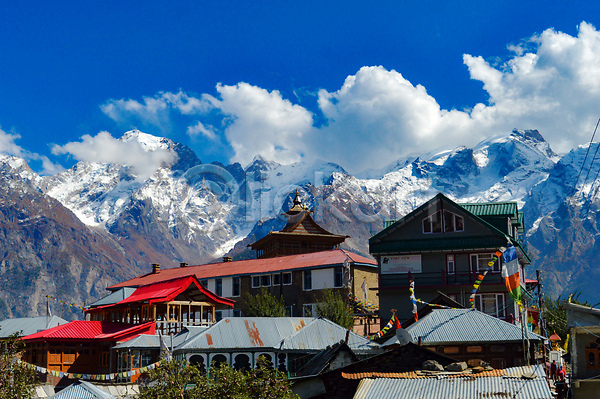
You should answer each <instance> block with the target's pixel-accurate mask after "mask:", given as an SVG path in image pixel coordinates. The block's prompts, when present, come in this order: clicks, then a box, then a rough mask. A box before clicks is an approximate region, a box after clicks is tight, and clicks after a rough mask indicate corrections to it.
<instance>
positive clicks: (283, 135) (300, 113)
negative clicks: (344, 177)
mask: <svg viewBox="0 0 600 399" xmlns="http://www.w3.org/2000/svg"><path fill="white" fill-rule="evenodd" d="M217 92H219V94H220V95H221V100H217V99H213V100H212V103H213V105H214V106H215V107H217V108H219V109H220V110H221V112H223V113H224V114H226V115H231V116H232V118H233V120H232V123H231V124H229V125H228V126H227V127H226V128H225V136H226V138H227V141H228V142H229V144H230V145H231V146H232V147H233V150H234V152H235V155H234V156H233V158H232V161H237V162H240V163H241V164H243V165H244V164H247V163H249V162H250V161H252V159H253V158H254V157H255V156H256V155H261V156H263V157H265V158H266V159H269V160H272V161H276V162H279V163H283V164H288V163H292V162H297V161H300V160H301V159H302V154H303V152H304V150H305V137H304V136H305V135H306V134H307V133H308V132H310V130H311V129H312V124H313V119H312V115H311V113H310V112H309V111H307V110H306V109H305V108H303V107H301V106H299V105H294V104H292V103H291V102H290V101H288V100H285V99H283V98H282V96H281V94H280V93H279V91H277V90H274V91H272V92H268V91H267V90H265V89H261V88H260V87H256V86H252V85H249V84H248V83H238V84H237V85H235V86H223V85H220V84H219V85H217Z"/></svg>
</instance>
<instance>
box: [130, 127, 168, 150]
mask: <svg viewBox="0 0 600 399" xmlns="http://www.w3.org/2000/svg"><path fill="white" fill-rule="evenodd" d="M119 140H121V141H123V142H125V143H126V142H130V141H134V140H135V141H137V142H138V143H139V144H140V146H141V147H142V148H143V149H144V150H145V151H148V152H150V151H158V150H169V149H170V147H172V146H173V144H174V143H173V141H171V140H169V139H167V138H164V137H157V136H153V135H151V134H148V133H144V132H141V131H139V130H137V129H134V130H130V131H128V132H125V133H124V134H123V136H121V138H120V139H119ZM169 144H171V145H169Z"/></svg>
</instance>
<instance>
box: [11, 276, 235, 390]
mask: <svg viewBox="0 0 600 399" xmlns="http://www.w3.org/2000/svg"><path fill="white" fill-rule="evenodd" d="M231 306H233V301H232V300H229V299H227V298H221V297H219V296H217V295H215V294H213V293H212V292H210V291H209V290H207V289H206V288H205V287H203V286H202V285H201V284H200V283H199V282H198V280H197V279H196V278H195V277H194V276H186V277H181V278H175V279H170V280H165V281H161V282H157V283H152V284H145V285H140V286H139V287H137V288H136V289H134V290H128V291H125V290H123V291H121V292H117V293H113V294H111V295H109V296H108V297H106V298H103V299H102V300H100V301H98V302H96V303H95V304H92V307H91V308H89V309H86V311H85V312H86V319H87V320H75V321H72V322H69V323H67V324H63V325H59V326H57V327H53V328H50V329H45V330H43V331H39V332H36V333H32V334H29V335H27V336H24V337H23V338H22V339H23V342H24V343H25V352H24V355H23V361H25V362H27V363H29V364H32V365H34V366H36V367H40V368H42V369H43V370H46V371H47V372H48V373H49V374H48V375H49V377H48V379H49V381H50V382H52V383H59V381H60V380H61V379H62V378H63V377H66V378H81V376H83V375H107V374H116V373H119V372H122V371H124V370H128V371H129V370H132V369H136V368H137V369H139V368H141V367H144V366H147V365H149V364H151V363H153V362H155V361H156V356H152V355H151V354H149V353H145V352H139V353H138V356H132V355H131V353H128V354H127V356H126V357H125V358H123V356H116V355H117V353H116V352H115V351H113V349H112V348H113V347H114V346H116V345H118V344H121V343H123V342H127V341H129V340H131V339H134V338H136V337H138V336H140V335H142V334H150V335H153V334H156V333H158V332H160V333H162V334H165V335H169V334H177V333H179V332H180V331H182V330H183V329H184V328H185V327H188V326H208V325H212V324H213V323H214V314H215V309H218V308H226V307H231ZM78 376H79V377H78ZM137 377H139V374H137V375H135V377H134V378H133V380H135V379H136V378H137ZM127 380H129V379H127ZM61 383H62V382H61Z"/></svg>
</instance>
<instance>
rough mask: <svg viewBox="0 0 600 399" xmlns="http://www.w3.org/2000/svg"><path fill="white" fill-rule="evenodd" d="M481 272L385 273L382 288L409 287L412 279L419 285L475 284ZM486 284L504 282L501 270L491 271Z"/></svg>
mask: <svg viewBox="0 0 600 399" xmlns="http://www.w3.org/2000/svg"><path fill="white" fill-rule="evenodd" d="M479 274H480V273H479V272H469V273H452V274H450V273H447V272H446V271H439V272H430V273H408V274H384V275H383V276H382V278H381V288H394V287H408V286H409V282H410V279H413V280H414V281H415V285H417V286H418V287H445V286H453V285H473V284H474V283H475V281H476V280H477V277H478V276H479ZM484 281H485V283H486V284H503V281H502V277H501V276H500V273H499V272H491V271H490V272H489V273H488V274H487V275H486V276H485V280H484Z"/></svg>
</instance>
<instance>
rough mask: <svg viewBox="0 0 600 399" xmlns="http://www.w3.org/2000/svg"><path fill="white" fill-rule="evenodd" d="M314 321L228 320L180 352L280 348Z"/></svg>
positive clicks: (274, 318)
mask: <svg viewBox="0 0 600 399" xmlns="http://www.w3.org/2000/svg"><path fill="white" fill-rule="evenodd" d="M313 320H314V318H312V317H226V318H224V319H222V320H220V321H218V322H217V323H215V324H214V325H212V326H211V327H209V328H208V329H207V330H206V331H204V332H201V333H200V334H198V335H196V336H195V337H193V338H192V339H190V340H188V341H187V342H185V343H184V344H183V345H181V346H180V347H179V348H178V349H233V348H246V349H252V348H279V347H280V345H281V341H282V340H283V339H284V338H285V337H289V336H290V335H292V334H294V333H295V332H296V331H298V330H300V329H301V328H303V327H305V326H306V325H307V324H309V323H310V322H311V321H313Z"/></svg>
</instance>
